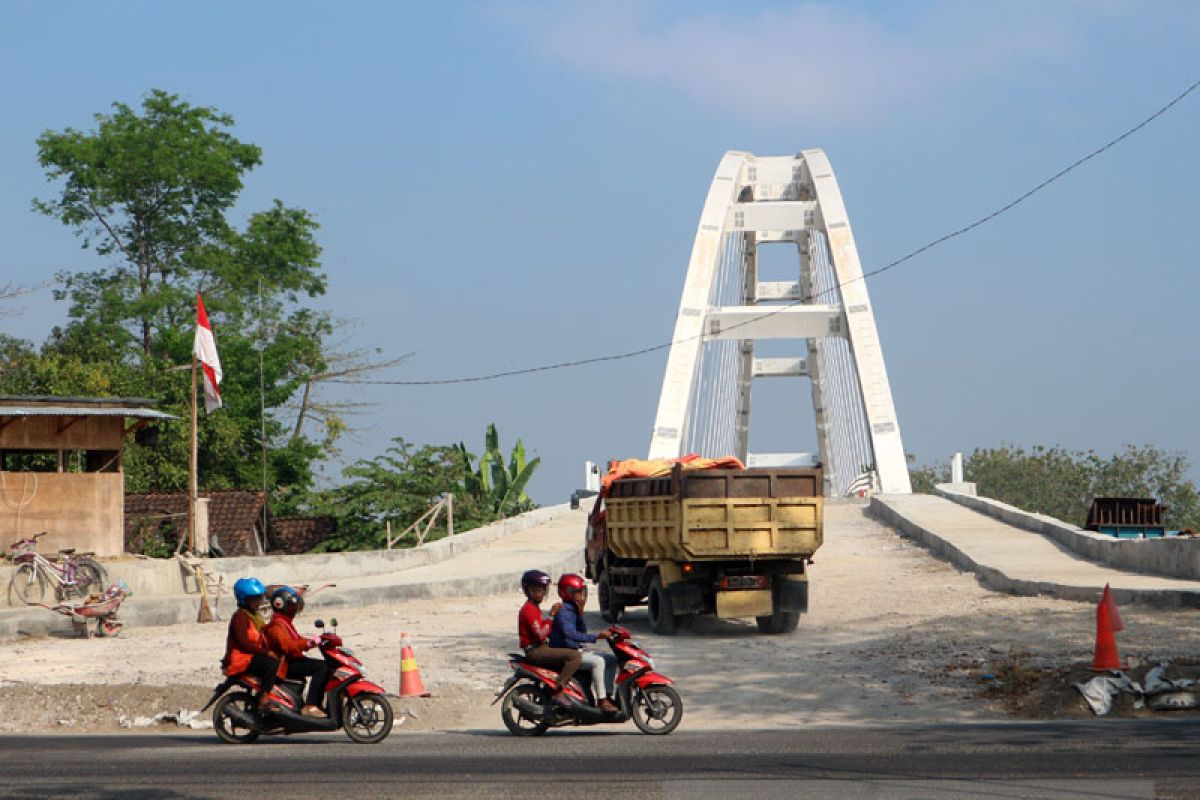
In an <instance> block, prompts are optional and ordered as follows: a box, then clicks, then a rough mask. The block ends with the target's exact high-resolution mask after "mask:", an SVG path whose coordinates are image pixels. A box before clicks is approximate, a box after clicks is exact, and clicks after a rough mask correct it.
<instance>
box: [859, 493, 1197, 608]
mask: <svg viewBox="0 0 1200 800" xmlns="http://www.w3.org/2000/svg"><path fill="white" fill-rule="evenodd" d="M870 513H871V514H873V515H874V516H876V517H877V518H878V519H880V520H881V521H883V522H885V523H887V524H889V525H892V526H894V527H895V528H897V529H898V530H899V531H900V532H901V533H903V534H905V535H907V536H911V537H912V538H914V539H915V540H917V541H918V542H920V543H921V544H922V545H924V546H925V547H927V548H929V550H931V551H932V552H933V553H935V554H936V555H938V556H940V557H942V558H945V559H946V560H948V561H950V562H951V563H953V564H954V565H955V566H957V567H959V568H960V569H964V570H968V571H970V572H974V573H975V574H976V576H977V577H978V579H979V582H980V583H981V584H982V585H984V586H986V587H988V588H989V589H995V590H996V591H1001V592H1008V593H1010V594H1019V595H1049V596H1052V597H1061V598H1063V599H1067V600H1081V601H1085V602H1096V601H1098V600H1099V599H1100V592H1101V591H1102V590H1103V589H1104V585H1105V584H1109V585H1111V586H1112V590H1113V593H1114V596H1115V598H1116V600H1117V602H1119V603H1139V604H1143V605H1152V606H1162V607H1184V608H1198V607H1200V581H1195V580H1183V579H1179V578H1167V577H1159V576H1154V575H1146V574H1139V573H1136V572H1130V571H1126V570H1121V569H1116V568H1114V567H1111V566H1106V565H1104V564H1099V563H1096V562H1094V561H1089V560H1087V559H1085V558H1082V557H1080V556H1079V555H1078V554H1076V553H1073V552H1071V551H1069V550H1067V549H1066V548H1064V547H1062V546H1061V545H1059V544H1058V543H1056V542H1055V541H1054V540H1053V539H1051V538H1049V537H1048V536H1045V535H1043V534H1040V533H1036V532H1033V531H1030V530H1025V529H1023V528H1019V527H1015V526H1013V525H1008V524H1006V523H1004V522H1001V521H1000V520H997V519H995V518H993V517H991V516H987V515H985V514H981V513H979V512H977V511H973V510H971V509H969V508H966V507H964V506H962V505H959V504H958V503H955V502H952V501H950V500H948V499H946V498H943V497H936V496H933V495H925V494H911V495H878V496H876V497H874V498H872V500H871V506H870ZM1198 544H1200V543H1198Z"/></svg>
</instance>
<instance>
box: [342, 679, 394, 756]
mask: <svg viewBox="0 0 1200 800" xmlns="http://www.w3.org/2000/svg"><path fill="white" fill-rule="evenodd" d="M342 720H343V722H342V728H343V729H344V730H345V731H346V735H347V736H349V737H350V738H351V739H353V740H354V741H356V742H358V743H359V744H377V743H379V742H382V741H383V740H384V739H386V738H387V735H388V734H389V733H391V732H392V704H391V703H389V702H388V701H387V698H386V697H384V696H383V695H381V694H376V693H375V692H363V693H362V694H360V695H355V696H354V697H347V698H346V705H345V707H344V708H343V709H342Z"/></svg>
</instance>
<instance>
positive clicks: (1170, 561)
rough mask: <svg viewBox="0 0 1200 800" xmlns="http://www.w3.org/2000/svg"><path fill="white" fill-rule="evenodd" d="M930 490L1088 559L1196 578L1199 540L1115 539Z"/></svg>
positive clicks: (947, 489)
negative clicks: (1050, 540) (1038, 535)
mask: <svg viewBox="0 0 1200 800" xmlns="http://www.w3.org/2000/svg"><path fill="white" fill-rule="evenodd" d="M934 492H935V494H937V495H938V496H939V497H944V498H946V499H947V500H950V501H951V502H954V503H958V504H959V505H961V506H965V507H966V508H969V509H971V510H972V511H977V512H979V513H980V514H986V515H987V516H989V517H992V518H993V519H998V520H1000V521H1001V522H1003V523H1005V524H1006V525H1012V526H1013V527H1015V528H1021V529H1022V530H1027V531H1032V532H1034V533H1040V534H1042V535H1043V536H1048V537H1050V538H1051V539H1052V540H1054V541H1055V542H1057V543H1058V544H1059V545H1061V546H1063V547H1065V548H1066V549H1068V550H1070V551H1071V552H1073V553H1076V554H1077V555H1080V556H1082V557H1083V558H1086V559H1088V560H1089V561H1095V562H1097V563H1099V564H1106V565H1108V566H1110V567H1116V568H1117V569H1124V570H1129V571H1130V572H1138V573H1141V574H1145V575H1162V576H1163V577H1167V578H1184V579H1187V580H1195V579H1197V578H1200V539H1194V538H1192V537H1169V538H1163V539H1117V538H1115V537H1113V536H1108V535H1107V534H1103V533H1095V532H1093V531H1087V530H1084V529H1082V528H1077V527H1076V526H1074V525H1071V524H1069V523H1066V522H1063V521H1061V520H1058V519H1055V518H1054V517H1048V516H1046V515H1045V514H1034V513H1031V512H1028V511H1022V510H1021V509H1019V508H1017V507H1016V506H1010V505H1008V504H1007V503H1001V502H1000V501H999V500H992V499H991V498H989V497H977V496H973V495H970V494H966V493H964V492H961V491H956V490H955V488H954V487H953V486H951V485H950V484H944V483H942V484H938V485H937V486H936V487H934Z"/></svg>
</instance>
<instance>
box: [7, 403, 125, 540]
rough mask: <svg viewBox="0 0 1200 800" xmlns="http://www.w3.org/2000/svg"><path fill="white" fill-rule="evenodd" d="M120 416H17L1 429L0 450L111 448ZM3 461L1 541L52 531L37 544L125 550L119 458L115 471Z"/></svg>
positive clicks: (119, 434)
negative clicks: (24, 467) (14, 468)
mask: <svg viewBox="0 0 1200 800" xmlns="http://www.w3.org/2000/svg"><path fill="white" fill-rule="evenodd" d="M123 425H124V420H123V419H122V418H121V417H17V418H15V419H14V420H13V421H12V422H11V423H9V424H8V425H5V426H4V428H3V429H2V430H0V450H6V449H9V450H92V451H95V450H112V451H114V452H115V453H117V454H119V452H120V451H121V447H122V439H123V437H124V428H123ZM2 466H3V465H0V547H7V546H8V544H9V543H10V542H12V541H14V540H15V539H17V538H18V537H20V536H29V535H32V534H35V533H41V532H42V531H47V535H46V536H45V537H43V538H42V540H41V542H40V544H39V545H38V549H39V550H41V552H43V553H48V554H52V553H54V552H55V551H57V550H58V549H59V548H62V547H74V548H76V549H78V550H92V551H95V553H96V554H97V555H102V556H115V555H120V554H121V553H123V552H125V490H124V475H123V474H122V473H121V472H120V459H119V456H118V459H117V461H116V462H115V463H114V465H113V467H112V469H113V471H110V472H5V471H2Z"/></svg>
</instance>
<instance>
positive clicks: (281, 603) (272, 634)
mask: <svg viewBox="0 0 1200 800" xmlns="http://www.w3.org/2000/svg"><path fill="white" fill-rule="evenodd" d="M303 610H304V597H303V596H302V595H301V594H300V592H298V591H296V590H295V589H293V588H292V587H291V586H281V587H279V588H278V589H276V590H275V591H273V592H271V611H272V613H271V621H270V622H269V623H267V628H266V630H265V631H264V633H265V634H266V636H267V639H268V640H269V641H270V643H271V645H272V646H273V647H274V649H275V650H276V651H278V652H280V653H282V654H283V657H284V659H285V660H286V661H287V673H286V674H287V677H288V678H290V679H292V680H303V679H304V678H310V679H311V680H310V681H309V684H308V691H307V692H306V693H305V695H304V708H302V709H300V713H301V714H303V715H304V716H306V717H324V716H326V714H325V712H324V711H322V710H321V701H322V700H323V699H324V697H325V679H326V678H327V677H329V665H328V664H326V663H325V659H323V658H308V657H306V656H305V655H304V652H305V651H306V650H311V649H312V648H314V647H316V646H317V645H318V644H319V643H320V642H321V637H320V636H312V637H309V638H305V637H303V636H301V635H300V634H299V633H297V632H296V626H295V624H294V623H293V622H292V620H293V619H294V618H295V616H296V615H297V614H299V613H300V612H301V611H303Z"/></svg>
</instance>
